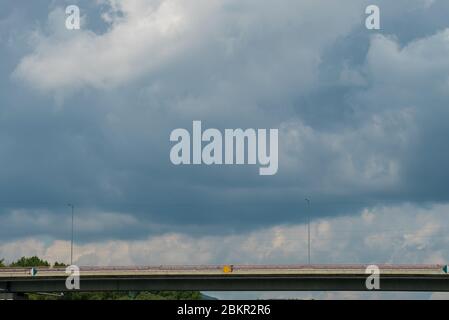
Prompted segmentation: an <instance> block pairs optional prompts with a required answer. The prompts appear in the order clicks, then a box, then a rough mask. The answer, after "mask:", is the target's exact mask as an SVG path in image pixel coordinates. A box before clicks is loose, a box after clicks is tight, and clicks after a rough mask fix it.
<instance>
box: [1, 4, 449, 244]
mask: <svg viewBox="0 0 449 320" xmlns="http://www.w3.org/2000/svg"><path fill="white" fill-rule="evenodd" d="M78 3H79V5H80V6H81V7H82V8H83V9H84V11H83V12H84V13H85V14H86V21H87V26H88V28H89V30H83V31H81V32H80V33H76V34H70V33H67V32H66V31H60V30H59V29H58V28H59V27H58V26H59V25H60V23H61V22H63V21H64V16H63V15H61V13H63V11H62V10H61V9H60V8H59V7H60V6H61V5H59V4H55V3H54V2H48V4H47V5H46V6H44V7H45V10H44V9H42V6H37V4H36V10H34V5H33V6H32V7H29V6H30V5H28V7H27V8H28V10H27V11H26V12H28V13H27V14H26V15H23V14H22V18H21V19H18V18H17V20H14V19H16V18H15V17H16V16H17V14H14V12H15V10H17V7H14V8H13V6H12V4H8V6H10V9H9V12H10V14H7V15H5V14H4V15H3V16H2V18H1V21H2V22H1V23H2V25H3V23H4V22H3V21H5V20H4V19H7V20H8V21H9V22H8V24H7V26H8V28H7V31H5V30H3V31H1V33H0V35H1V38H0V39H1V47H0V50H1V52H2V53H4V54H5V57H6V59H4V60H3V59H2V60H1V61H0V70H2V74H1V78H0V83H1V84H2V85H1V88H2V89H3V90H1V89H0V90H1V92H2V95H1V97H0V105H1V110H0V112H1V117H0V143H1V144H0V154H1V161H0V163H1V168H0V179H1V180H0V205H1V206H2V208H3V209H2V213H0V214H1V215H2V216H3V218H4V219H5V220H4V221H7V222H5V223H8V224H11V225H13V227H11V228H8V229H4V231H3V232H2V231H0V235H1V237H7V238H12V237H21V236H25V235H33V233H34V234H39V235H45V234H47V235H50V236H52V237H56V238H58V237H63V234H64V231H61V230H65V229H64V228H65V227H63V226H61V229H58V227H56V226H55V222H54V221H55V219H58V218H56V217H61V216H63V215H67V208H65V205H66V203H67V202H72V203H75V204H76V206H77V212H79V215H80V217H86V219H87V217H98V221H104V224H105V227H104V228H93V229H89V228H88V225H87V224H86V225H84V227H83V228H86V229H85V230H86V231H85V233H84V234H83V237H84V238H85V239H86V238H89V239H93V238H94V237H99V238H105V237H106V238H107V237H111V238H113V237H119V238H138V237H141V236H144V235H145V234H147V233H148V232H150V233H156V232H167V231H181V230H182V231H185V232H190V233H215V234H216V233H219V232H232V231H234V232H240V231H242V230H248V229H252V228H257V227H262V226H267V225H274V224H286V223H294V222H298V221H303V220H304V219H305V212H306V208H305V201H304V198H305V197H310V198H312V204H313V206H312V209H311V212H312V214H313V216H314V217H323V216H334V215H338V214H348V213H349V214H350V213H356V212H359V211H360V209H362V208H364V207H367V206H376V205H383V204H391V203H396V202H403V201H405V202H414V203H417V204H421V203H427V202H429V201H430V202H432V201H447V200H448V197H449V194H448V193H447V191H446V190H445V188H444V185H445V181H447V177H448V175H449V171H448V170H447V169H446V167H447V166H445V163H447V159H448V153H447V148H445V147H444V146H445V143H444V137H445V136H447V133H449V132H448V131H449V129H448V127H449V126H447V125H446V124H445V121H444V120H443V119H445V118H447V111H446V110H447V109H446V108H445V105H447V102H448V101H447V100H448V96H447V94H446V92H447V86H448V84H446V86H444V83H443V84H442V88H441V90H436V89H434V86H436V85H437V84H438V83H440V82H441V81H444V80H445V79H446V81H447V78H445V75H447V72H448V71H449V68H448V67H447V65H446V64H445V62H444V60H443V59H442V56H444V55H445V54H446V56H447V53H448V51H449V50H448V47H447V40H445V38H444V35H443V34H441V33H438V32H440V31H441V30H442V29H444V28H445V27H447V26H448V25H445V24H444V20H443V19H442V15H443V13H442V8H444V7H445V6H446V5H445V4H444V3H443V2H442V1H436V2H435V3H434V4H433V5H431V6H429V7H426V6H425V5H424V3H425V1H418V0H417V1H412V2H410V1H398V2H395V3H394V4H391V3H390V2H385V3H384V2H382V3H381V4H380V5H381V10H382V11H381V12H382V26H383V30H382V31H381V32H380V34H384V35H385V36H387V35H389V34H391V35H395V36H397V38H398V40H397V41H398V42H399V44H398V45H402V46H404V45H407V44H409V43H410V42H411V41H412V40H413V39H415V40H418V38H422V41H423V43H422V45H421V47H423V48H424V47H427V48H428V49H427V50H426V51H422V50H421V49H420V48H417V49H413V48H412V49H410V50H403V48H402V47H398V48H396V49H391V48H392V47H394V45H395V44H397V43H396V40H392V39H390V38H388V37H377V38H376V37H374V38H373V36H374V35H375V34H376V32H372V31H368V30H365V29H364V27H363V26H364V21H363V18H364V15H363V12H364V4H363V3H361V2H359V1H348V2H346V3H345V4H328V3H327V2H325V1H319V2H313V4H312V2H308V1H304V2H300V3H299V2H293V1H287V0H286V1H282V2H281V3H280V4H277V5H274V4H273V5H262V4H260V3H259V2H256V1H248V2H247V3H245V4H242V3H240V2H238V3H237V2H231V3H230V4H228V5H226V6H225V5H222V6H217V7H214V6H211V7H209V6H206V5H205V3H204V2H202V1H194V2H192V3H191V7H189V8H185V7H183V6H182V5H181V4H180V3H178V2H177V1H172V2H171V3H174V4H176V5H179V8H178V7H176V6H175V9H172V8H171V7H167V8H165V9H163V10H162V9H160V8H161V7H159V9H160V12H159V13H158V14H159V15H160V17H159V16H157V17H159V18H160V20H157V21H156V22H155V25H154V26H160V24H162V25H163V24H164V23H168V22H167V21H169V22H170V21H172V20H170V19H172V18H173V17H172V16H171V13H172V11H170V10H174V11H173V12H174V13H173V16H174V17H176V14H181V16H182V14H185V15H186V17H187V18H185V17H184V18H185V19H184V20H183V19H180V21H181V22H180V23H181V25H180V26H179V30H178V32H179V34H180V35H181V37H180V38H178V34H177V33H174V35H171V34H168V36H167V34H165V33H163V32H168V31H164V30H165V29H163V28H162V27H161V29H162V31H160V32H162V33H163V34H164V35H165V36H164V37H161V34H159V33H157V32H156V31H154V30H153V29H151V30H143V32H142V30H141V29H139V27H138V26H140V25H141V24H139V21H141V19H146V16H145V10H144V9H146V8H147V7H148V4H149V3H150V2H144V1H136V2H134V3H132V2H129V1H123V3H124V4H126V5H127V6H125V7H124V8H122V9H123V10H125V11H126V10H128V11H126V12H128V14H129V16H126V15H125V20H122V19H123V18H120V19H119V20H117V21H116V23H119V22H120V23H122V24H121V27H122V28H115V29H114V25H113V24H112V25H108V24H107V23H105V22H104V21H102V20H101V19H100V17H101V13H104V12H108V10H112V9H111V8H110V7H109V6H107V3H106V2H103V4H102V5H100V6H96V5H94V4H92V3H91V4H87V3H85V2H78ZM151 3H153V4H156V3H159V4H160V3H162V2H160V1H154V2H151ZM232 4H234V5H232ZM20 5H23V4H20ZM58 8H59V9H58ZM203 8H206V9H204V10H203ZM401 8H404V13H403V14H402V15H401V14H400V12H402V11H401V10H400V9H401ZM200 9H201V10H200ZM58 10H59V11H58ZM164 10H165V11H164ZM49 11H50V13H49ZM178 11H179V12H178ZM203 11H204V12H203ZM20 12H22V11H20ZM167 12H168V13H167ZM393 12H394V14H393ZM384 14H385V15H384ZM406 15H410V16H411V17H413V18H414V19H415V20H417V21H419V22H418V23H417V24H416V25H412V27H410V28H407V29H406V28H405V27H404V24H405V21H408V20H407V19H406V17H404V16H406ZM19 16H21V15H19ZM25 16H26V17H27V18H24V17H25ZM190 16H192V17H193V18H192V19H188V18H189V17H190ZM47 17H48V19H47ZM397 17H399V18H397ZM430 17H432V18H433V17H435V19H431V18H430ZM126 19H128V20H126ZM173 19H174V18H173ZM47 20H48V21H47ZM22 21H25V25H21V27H20V28H19V30H20V32H19V34H20V37H13V38H11V34H12V32H13V31H12V30H13V29H14V27H13V24H12V23H13V22H14V23H16V24H18V25H19V24H20V23H21V22H22ZM36 21H38V22H39V25H41V27H37V30H38V31H37V33H36V34H37V35H35V37H34V39H33V41H31V43H29V42H28V39H29V34H30V33H31V32H32V31H33V30H35V28H36V24H35V22H36ZM173 21H174V22H170V23H173V25H175V26H177V25H176V23H178V22H176V21H178V20H176V19H174V20H173ZM197 21H199V22H197ZM426 21H429V22H428V23H427V22H426ZM158 23H159V24H158ZM204 25H208V28H204ZM154 26H153V27H154ZM260 26H263V28H261V27H260ZM55 28H56V30H55ZM174 28H176V27H174ZM123 29H124V30H129V31H134V32H135V33H133V34H134V35H135V36H136V37H137V41H130V42H128V43H126V39H127V38H131V37H130V36H129V34H126V33H122V32H121V31H122V30H123ZM91 31H92V32H91ZM147 31H148V32H147ZM147 33H148V34H150V35H151V37H149V36H148V37H147ZM435 34H436V35H437V36H435V37H434V38H424V37H428V36H431V35H435ZM120 37H123V39H122V40H123V41H124V42H125V44H123V46H125V48H123V46H122V47H119V48H118V47H117V44H116V43H115V41H117V40H118V39H121V38H120ZM139 37H141V38H139ZM165 37H168V40H167V39H166V38H165ZM7 39H9V40H7ZM8 43H12V45H8ZM173 43H175V44H176V45H174V44H173ZM445 43H446V46H445ZM108 45H109V46H108ZM114 45H115V46H114ZM121 50H124V51H121ZM446 50H447V51H446ZM124 53H126V54H127V55H126V56H127V57H130V58H129V60H127V59H126V58H125V59H123V54H124ZM435 56H437V59H434V57H435ZM131 57H132V59H133V60H132V61H131ZM428 59H434V61H433V64H432V65H429V64H428V63H427V62H426V61H427V60H428ZM109 62H111V63H110V64H109ZM407 69H409V70H408V71H407ZM413 79H415V80H413ZM445 90H446V91H445ZM192 120H202V121H203V125H204V127H214V128H219V129H224V128H238V127H242V128H248V127H255V128H280V150H279V151H280V167H279V172H278V174H277V175H276V176H272V177H261V176H259V175H258V170H257V168H256V167H254V166H249V167H238V166H226V167H206V166H197V167H194V166H190V167H189V166H186V167H182V166H181V167H175V166H173V165H172V164H171V163H170V161H169V150H170V147H171V144H170V142H169V139H168V138H169V134H170V132H171V130H173V129H175V128H180V127H183V128H187V129H189V130H191V125H192ZM446 189H447V188H446ZM14 210H25V213H24V214H23V215H19V216H15V217H16V218H17V217H18V218H17V219H19V218H20V217H23V218H24V223H23V224H20V223H16V222H17V221H18V220H17V219H16V220H14V221H15V222H14V224H13V223H12V222H11V221H13V220H11V219H12V218H10V217H11V215H13V212H14ZM43 211H44V212H46V213H45V214H44V213H41V214H39V212H43ZM47 211H48V212H47ZM108 213H114V214H113V215H112V216H109V215H108ZM117 215H118V216H119V217H121V218H117ZM40 216H45V217H47V218H48V219H44V220H43V221H40V222H39V217H40ZM108 217H109V218H110V219H112V220H113V219H118V221H123V220H120V219H125V222H123V224H122V226H123V227H122V228H120V222H119V223H118V226H117V224H114V225H113V226H111V225H108V224H107V223H106V221H108V219H109V218H108ZM123 217H126V218H123ZM60 219H62V218H60ZM93 220H95V219H93ZM93 220H92V221H93ZM58 221H59V220H58ZM89 221H91V220H89ZM60 223H61V225H63V224H64V223H66V221H65V220H64V219H62V220H61V222H60ZM92 223H93V222H92ZM101 223H103V222H101ZM5 225H6V224H3V225H2V226H3V227H4V226H5ZM80 232H83V231H82V230H81V231H80Z"/></svg>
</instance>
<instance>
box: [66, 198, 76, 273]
mask: <svg viewBox="0 0 449 320" xmlns="http://www.w3.org/2000/svg"><path fill="white" fill-rule="evenodd" d="M67 205H68V206H69V207H70V208H72V239H71V241H70V265H73V215H74V211H75V206H74V205H73V204H71V203H69V204H67Z"/></svg>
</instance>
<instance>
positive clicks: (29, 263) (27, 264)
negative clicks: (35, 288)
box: [10, 256, 50, 268]
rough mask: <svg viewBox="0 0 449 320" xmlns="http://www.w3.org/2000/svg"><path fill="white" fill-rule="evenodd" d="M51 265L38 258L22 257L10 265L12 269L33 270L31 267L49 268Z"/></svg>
mask: <svg viewBox="0 0 449 320" xmlns="http://www.w3.org/2000/svg"><path fill="white" fill-rule="evenodd" d="M49 266H50V264H49V263H48V261H45V260H42V259H39V258H38V257H36V256H34V257H22V258H20V259H19V260H17V261H15V262H13V263H11V264H10V267H23V268H31V267H49Z"/></svg>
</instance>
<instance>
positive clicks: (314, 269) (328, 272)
mask: <svg viewBox="0 0 449 320" xmlns="http://www.w3.org/2000/svg"><path fill="white" fill-rule="evenodd" d="M366 267H367V265H271V266H270V265H227V266H223V265H221V266H220V265H215V266H214V265H203V266H163V265H161V266H141V267H81V268H80V291H159V290H161V291H165V290H167V291H170V290H181V291H182V290H199V291H367V290H368V289H367V287H366V284H365V283H366V279H367V277H368V276H369V275H370V274H367V273H366ZM378 267H379V269H380V289H379V291H423V292H424V291H431V292H446V291H449V275H448V274H446V272H445V271H447V269H446V268H445V267H444V266H443V265H379V266H378ZM67 276H68V275H67V274H66V272H65V268H47V267H45V268H36V269H35V272H34V275H33V272H30V269H25V268H0V294H1V293H3V294H6V293H9V294H11V293H24V292H66V291H68V289H67V288H66V286H65V281H66V278H67Z"/></svg>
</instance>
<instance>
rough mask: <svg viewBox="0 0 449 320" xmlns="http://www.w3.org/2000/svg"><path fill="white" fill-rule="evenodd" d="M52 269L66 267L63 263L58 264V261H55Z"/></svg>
mask: <svg viewBox="0 0 449 320" xmlns="http://www.w3.org/2000/svg"><path fill="white" fill-rule="evenodd" d="M53 267H55V268H60V267H67V265H66V264H65V263H64V262H58V261H56V262H55V263H54V264H53Z"/></svg>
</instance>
